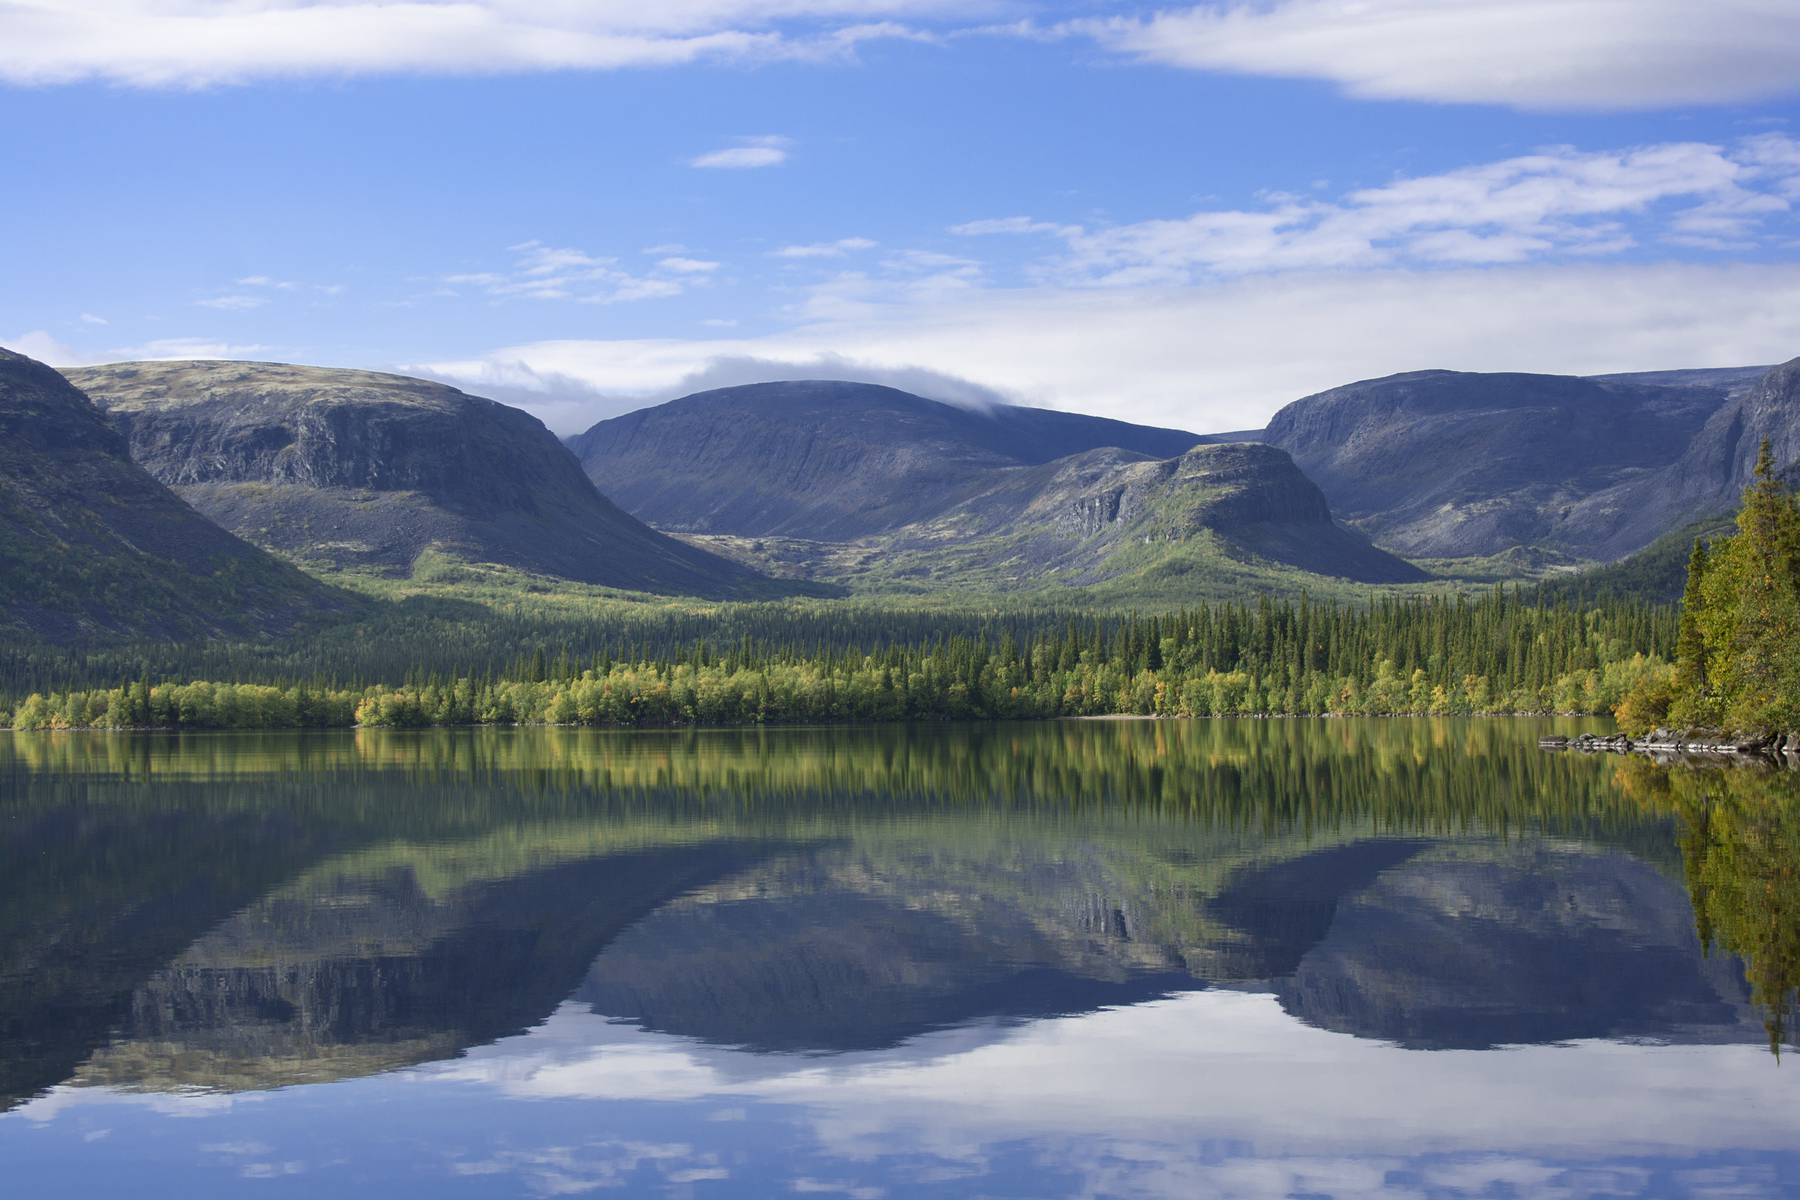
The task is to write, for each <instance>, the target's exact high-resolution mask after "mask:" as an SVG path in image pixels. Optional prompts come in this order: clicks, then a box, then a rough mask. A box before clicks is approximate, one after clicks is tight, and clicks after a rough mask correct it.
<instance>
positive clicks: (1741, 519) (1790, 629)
mask: <svg viewBox="0 0 1800 1200" xmlns="http://www.w3.org/2000/svg"><path fill="white" fill-rule="evenodd" d="M1737 530H1738V531H1737V533H1736V534H1734V535H1733V536H1731V537H1728V538H1724V539H1721V540H1720V541H1719V542H1718V543H1717V544H1715V545H1714V546H1712V547H1711V548H1710V549H1708V548H1706V547H1703V546H1701V545H1698V544H1696V545H1695V547H1694V553H1693V555H1692V557H1691V558H1690V559H1689V560H1688V579H1687V589H1686V593H1685V595H1684V597H1683V600H1682V614H1681V626H1680V630H1679V633H1678V636H1677V641H1676V650H1675V667H1674V671H1673V675H1672V678H1671V679H1669V680H1666V681H1665V682H1664V684H1663V686H1664V687H1665V688H1666V691H1667V696H1666V700H1667V702H1666V704H1665V703H1662V702H1661V698H1659V697H1655V696H1652V695H1651V694H1650V693H1651V691H1652V690H1653V689H1654V688H1655V687H1656V686H1657V685H1656V683H1655V681H1654V680H1646V681H1645V683H1644V685H1643V687H1642V688H1640V689H1639V691H1638V692H1637V693H1634V695H1633V696H1632V697H1630V698H1629V699H1628V700H1627V702H1626V704H1625V705H1624V706H1623V707H1622V709H1621V713H1620V716H1621V719H1622V720H1624V719H1626V718H1627V715H1629V720H1627V724H1628V725H1636V726H1640V727H1641V726H1643V725H1645V724H1646V723H1648V722H1649V721H1651V720H1654V719H1657V718H1659V717H1661V716H1663V715H1665V714H1666V717H1667V719H1668V720H1670V721H1672V722H1674V723H1676V724H1678V725H1684V726H1695V725H1700V726H1720V727H1723V728H1725V729H1728V730H1731V731H1732V732H1734V733H1742V734H1760V733H1774V732H1785V731H1791V730H1796V729H1800V505H1797V504H1796V501H1795V497H1794V495H1793V493H1792V492H1791V491H1790V490H1789V489H1788V487H1787V486H1786V485H1785V484H1784V483H1783V482H1782V481H1781V479H1780V477H1779V476H1778V475H1777V473H1776V470H1775V463H1774V458H1773V455H1772V454H1771V452H1770V448H1769V443H1768V442H1767V441H1766V440H1765V441H1764V442H1763V445H1762V451H1761V453H1760V454H1759V455H1758V457H1757V462H1756V474H1755V477H1754V479H1753V481H1752V482H1751V484H1750V486H1749V487H1748V488H1747V489H1745V491H1744V502H1743V507H1742V509H1741V510H1740V511H1739V513H1738V518H1737ZM1659 710H1660V711H1659Z"/></svg>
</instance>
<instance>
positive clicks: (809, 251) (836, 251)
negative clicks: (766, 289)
mask: <svg viewBox="0 0 1800 1200" xmlns="http://www.w3.org/2000/svg"><path fill="white" fill-rule="evenodd" d="M875 244H876V243H875V242H874V241H873V240H871V239H869V238H866V237H847V238H839V239H837V240H836V241H835V242H806V243H803V244H801V245H797V246H783V247H782V248H781V249H779V250H777V251H775V252H774V253H775V257H776V258H842V257H843V256H844V255H846V254H854V253H856V252H857V251H859V250H872V249H874V248H875Z"/></svg>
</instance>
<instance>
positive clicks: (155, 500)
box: [0, 350, 351, 640]
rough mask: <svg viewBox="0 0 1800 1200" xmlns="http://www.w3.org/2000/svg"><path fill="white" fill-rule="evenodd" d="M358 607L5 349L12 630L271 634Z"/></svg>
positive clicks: (63, 384) (4, 496) (0, 548)
mask: <svg viewBox="0 0 1800 1200" xmlns="http://www.w3.org/2000/svg"><path fill="white" fill-rule="evenodd" d="M350 607H351V601H350V600H349V599H348V598H347V597H344V596H341V595H339V594H338V593H336V592H333V591H331V590H329V589H327V588H325V587H323V586H321V585H319V584H318V583H316V582H315V581H313V580H311V579H309V578H307V577H306V576H305V575H303V574H301V573H300V572H299V571H297V570H294V569H293V568H292V567H290V566H287V565H286V564H283V563H281V562H279V561H277V560H275V559H273V558H271V557H270V556H269V555H267V554H265V553H263V552H262V551H260V550H258V549H256V548H255V547H254V546H251V545H248V544H246V543H245V542H242V541H240V540H239V539H237V538H236V537H233V536H232V535H231V534H229V533H227V532H226V531H225V530H223V529H220V528H219V527H218V526H216V525H214V524H213V523H212V522H210V521H208V520H206V519H205V518H204V517H203V516H201V515H200V514H199V513H197V512H195V511H194V510H193V509H192V508H190V507H189V506H188V505H187V504H185V503H183V502H182V500H181V499H180V498H179V497H177V496H176V495H175V494H174V493H172V492H171V491H170V490H169V489H168V488H167V487H165V486H163V485H162V484H161V483H159V482H157V480H155V479H154V478H152V477H151V476H150V475H149V474H148V473H147V472H145V471H144V469H143V468H142V467H139V466H137V465H135V464H134V463H133V462H132V461H131V459H130V457H129V455H128V454H127V447H126V443H125V440H124V439H123V438H122V437H120V436H119V434H118V433H116V432H115V431H114V430H113V429H112V428H111V427H110V426H108V424H107V423H106V420H105V419H104V417H103V416H102V414H101V413H100V412H99V410H98V409H96V408H95V407H94V405H93V404H92V403H90V402H89V400H88V398H87V397H86V396H84V395H82V394H81V392H79V391H77V390H76V389H75V388H74V387H73V386H72V385H71V384H70V383H69V381H68V380H67V379H65V378H64V377H63V376H62V375H59V374H58V373H57V372H55V371H53V370H51V369H50V368H49V367H46V366H44V365H43V364H42V363H38V362H34V361H33V360H31V359H29V358H26V357H24V356H23V355H18V354H13V353H11V352H9V351H6V350H0V629H7V630H10V631H11V632H13V633H15V634H17V633H27V634H31V635H36V636H40V637H47V638H50V639H53V640H76V639H83V640H87V639H95V638H101V639H106V638H117V637H130V636H153V637H177V636H190V637H191V636H204V635H206V634H215V633H216V634H236V635H244V634H263V633H270V632H279V631H283V630H286V629H289V628H291V627H292V626H293V625H295V624H296V623H297V622H300V621H303V620H305V619H308V618H309V617H315V616H320V615H323V614H327V613H334V612H341V611H345V610H347V609H349V608H350Z"/></svg>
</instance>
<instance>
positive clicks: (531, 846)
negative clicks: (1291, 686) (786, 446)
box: [0, 720, 1800, 1200]
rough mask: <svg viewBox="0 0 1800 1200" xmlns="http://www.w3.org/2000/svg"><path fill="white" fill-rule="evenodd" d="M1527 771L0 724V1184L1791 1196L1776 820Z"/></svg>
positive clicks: (1397, 742) (1131, 734) (1450, 734)
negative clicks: (120, 731)
mask: <svg viewBox="0 0 1800 1200" xmlns="http://www.w3.org/2000/svg"><path fill="white" fill-rule="evenodd" d="M1549 727H1550V726H1549V725H1548V724H1547V723H1534V722H1527V721H1425V720H1417V721H1375V720H1369V721H1320V722H1308V721H1277V722H1250V721H1245V722H1231V721H1212V722H1193V723H1177V722H1162V723H1154V724H1150V723H1123V722H1121V723H1086V722H1084V723H1059V724H1041V725H982V726H967V727H959V726H938V727H929V728H912V729H875V730H794V731H766V732H751V733H740V732H710V733H645V734H614V733H601V732H577V731H563V730H530V731H491V730H490V731H467V732H463V731H456V732H444V731H438V732H434V733H428V734H417V735H410V734H394V733H387V734H375V733H371V732H361V733H356V734H342V735H336V734H334V735H294V736H262V735H242V736H207V737H198V736H188V737H173V736H168V737H164V736H149V735H103V734H79V735H68V734H64V735H29V736H28V735H6V734H0V1192H3V1193H4V1194H6V1195H9V1196H11V1195H17V1196H33V1197H35V1196H40V1195H41V1196H51V1195H55V1196H110V1195H118V1196H133V1197H142V1196H151V1197H156V1196H182V1197H197V1196H224V1195H231V1196H237V1195H269V1196H275V1195H302V1196H317V1195H323V1196H332V1197H343V1198H347V1200H350V1198H357V1197H364V1196H368V1197H375V1196H381V1197H390V1196H401V1197H407V1196H430V1197H458V1196H531V1195H545V1196H549V1195H580V1194H588V1193H596V1194H614V1195H619V1194H624V1195H657V1196H661V1195H669V1196H770V1195H811V1196H821V1197H847V1198H852V1200H875V1198H878V1197H901V1196H924V1195H929V1196H949V1197H958V1196H1021V1197H1053V1196H1173V1197H1208V1196H1245V1197H1279V1196H1332V1197H1349V1196H1382V1197H1388V1196H1402V1197H1439V1196H1482V1197H1504V1196H1556V1197H1579V1196H1614V1195H1628V1196H1636V1195H1652V1196H1709V1197H1711V1196H1793V1195H1800V1104H1797V1103H1796V1101H1800V1076H1797V1075H1796V1071H1797V1070H1800V1063H1796V1062H1790V1061H1787V1058H1786V1057H1782V1056H1778V1054H1777V1051H1781V1050H1785V1049H1786V1048H1788V1047H1789V1046H1791V1044H1792V1040H1791V1036H1790V1034H1789V1033H1788V1026H1787V1020H1788V1016H1789V1011H1788V1006H1789V1003H1790V1001H1791V992H1792V989H1793V986H1794V984H1795V982H1796V978H1797V975H1800V879H1797V877H1796V870H1795V866H1796V864H1797V863H1800V788H1797V787H1796V785H1795V783H1794V781H1793V779H1792V778H1791V777H1790V776H1788V775H1784V774H1782V773H1777V772H1771V771H1757V770H1750V769H1742V768H1739V769H1734V770H1719V769H1712V770H1696V769H1682V768H1675V769H1667V768H1661V767H1657V766H1654V765H1653V764H1650V763H1648V762H1639V761H1635V760H1634V761H1624V760H1620V759H1615V758H1586V757H1580V756H1575V755H1552V754H1545V753H1541V752H1539V751H1538V750H1537V749H1536V746H1535V739H1536V737H1537V736H1538V735H1539V734H1540V733H1543V732H1545V731H1547V729H1548V728H1549ZM1577 727H1578V726H1577V725H1576V724H1575V723H1570V722H1564V723H1561V724H1559V725H1558V726H1557V728H1559V729H1561V730H1563V731H1565V732H1568V731H1572V730H1573V729H1575V728H1577Z"/></svg>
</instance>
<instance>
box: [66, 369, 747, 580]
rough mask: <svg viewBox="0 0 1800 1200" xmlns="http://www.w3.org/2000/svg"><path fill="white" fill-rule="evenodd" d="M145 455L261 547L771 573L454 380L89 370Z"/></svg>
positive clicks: (339, 562) (625, 570) (647, 574)
mask: <svg viewBox="0 0 1800 1200" xmlns="http://www.w3.org/2000/svg"><path fill="white" fill-rule="evenodd" d="M74 374H75V376H76V377H77V378H78V380H79V382H80V384H81V386H83V387H84V388H86V389H87V390H88V392H89V394H90V395H92V396H93V398H94V400H95V401H96V403H98V404H99V405H100V406H101V407H103V408H104V409H106V411H107V414H108V416H109V417H110V418H111V420H112V422H113V424H114V425H115V426H116V427H117V428H118V429H119V431H120V432H122V433H123V434H125V436H126V437H127V439H128V440H129V442H130V446H131V454H132V457H133V458H134V459H136V460H137V461H138V462H139V463H140V464H142V465H143V466H144V467H145V468H146V469H148V470H149V471H150V473H151V474H153V475H155V476H156V477H157V478H158V479H160V480H162V481H163V482H164V483H166V484H168V485H169V486H171V487H173V488H175V489H176V490H177V491H178V492H179V493H180V494H181V495H182V496H183V497H184V498H185V499H187V500H188V501H189V502H190V503H191V504H193V505H194V507H196V508H198V509H199V510H200V511H201V512H203V513H205V514H206V515H207V516H209V517H211V518H213V519H214V520H215V521H217V522H219V523H220V524H221V525H224V526H225V527H226V528H228V529H231V530H233V531H235V532H237V533H239V534H241V535H243V536H244V537H246V538H249V539H250V540H251V541H254V542H256V543H258V544H260V545H263V546H266V547H268V548H270V549H274V550H279V551H281V552H283V553H286V554H290V555H293V556H294V557H296V558H299V559H302V560H305V561H308V562H314V563H320V564H325V565H330V566H338V567H343V566H369V567H376V568H379V569H381V570H384V571H388V572H395V573H404V572H406V571H408V570H409V569H410V568H411V567H412V564H413V562H414V560H415V559H417V558H418V556H419V555H420V553H422V552H423V551H425V550H427V549H431V548H436V549H440V550H443V551H446V552H448V553H450V554H453V555H455V556H457V557H459V558H463V559H467V560H471V561H476V562H487V563H498V564H501V565H504V566H508V567H515V568H518V569H520V570H525V571H533V572H538V573H541V574H546V575H556V576H561V577H563V578H567V579H573V580H578V581H581V582H585V583H595V584H603V585H607V586H611V587H619V588H629V589H635V590H642V591H653V592H674V593H690V594H697V595H728V594H734V593H737V592H742V591H744V590H745V589H747V588H752V589H753V588H755V587H757V586H759V585H761V584H763V582H764V581H761V580H760V579H758V577H757V576H755V575H754V574H753V573H752V572H750V571H748V570H747V569H745V568H744V567H742V566H740V565H738V564H735V563H730V562H727V561H725V560H722V559H719V558H717V557H715V556H713V555H710V554H707V553H706V552H704V551H702V550H698V549H696V548H694V547H691V546H687V545H685V544H683V543H681V542H678V541H675V540H674V539H672V538H668V537H665V536H663V535H662V534H659V533H657V532H655V531H654V530H652V529H649V528H647V527H646V526H645V525H644V524H643V523H642V522H640V521H637V520H635V519H634V518H632V517H630V516H629V515H627V514H626V513H624V512H622V511H620V510H619V508H618V507H617V506H615V505H614V504H612V503H611V502H610V501H608V500H607V499H606V498H605V497H604V496H602V495H600V493H599V492H598V491H596V490H595V488H594V487H593V485H592V484H591V483H590V482H589V481H588V479H587V477H586V476H585V475H584V474H583V473H582V471H581V467H580V464H579V463H577V462H576V461H575V459H574V457H573V456H571V455H570V454H569V452H568V450H567V449H566V448H565V447H564V446H563V445H562V444H561V443H559V442H558V441H557V440H556V438H555V436H554V435H552V434H551V433H550V431H549V430H547V429H545V428H544V426H543V424H542V423H541V422H539V421H538V420H537V419H536V418H535V417H532V416H530V415H529V414H527V413H524V412H521V411H519V410H518V409H514V408H509V407H507V406H506V405H503V404H499V403H496V402H494V401H492V400H486V399H482V398H481V397H478V396H470V395H466V394H465V393H463V392H460V391H458V390H457V389H455V388H452V387H448V386H446V385H444V384H439V383H429V382H426V381H424V380H418V379H407V378H405V377H402V376H398V375H384V374H379V373H377V372H372V371H352V370H340V369H331V368H323V367H301V366H287V365H282V364H275V363H242V362H162V363H117V364H114V365H111V366H105V367H93V368H88V369H85V370H82V371H79V372H75V373H74Z"/></svg>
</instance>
